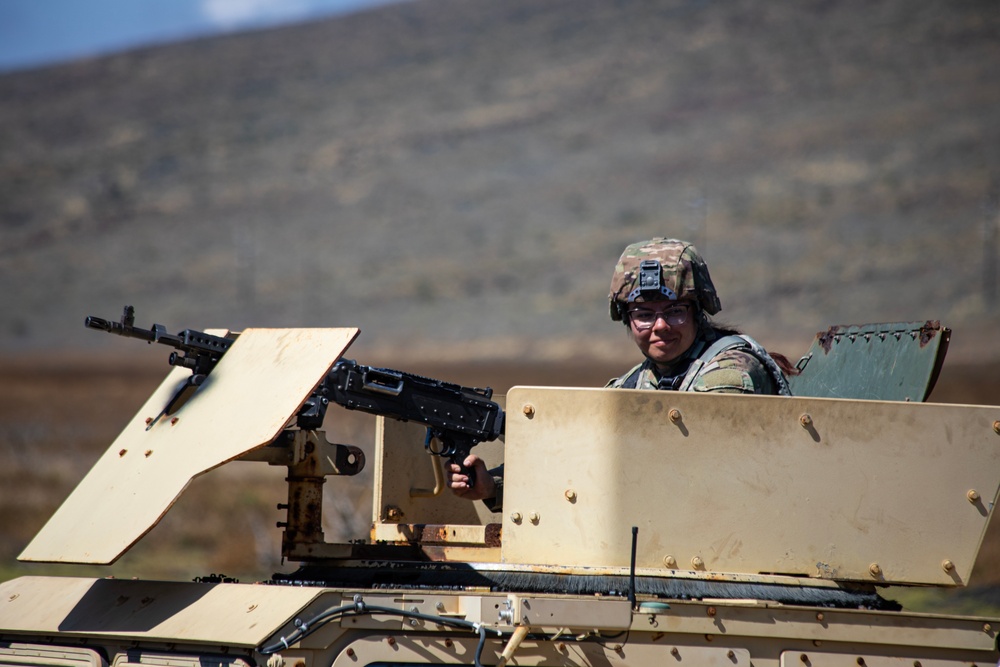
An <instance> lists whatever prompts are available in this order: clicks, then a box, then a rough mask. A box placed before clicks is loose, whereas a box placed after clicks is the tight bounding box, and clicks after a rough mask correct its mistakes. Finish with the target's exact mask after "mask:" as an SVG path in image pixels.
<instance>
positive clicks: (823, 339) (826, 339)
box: [816, 324, 841, 354]
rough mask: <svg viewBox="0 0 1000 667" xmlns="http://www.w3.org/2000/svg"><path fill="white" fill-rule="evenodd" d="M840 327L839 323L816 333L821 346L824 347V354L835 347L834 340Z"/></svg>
mask: <svg viewBox="0 0 1000 667" xmlns="http://www.w3.org/2000/svg"><path fill="white" fill-rule="evenodd" d="M840 328H841V326H840V325H839V324H834V325H833V326H832V327H830V328H829V329H827V330H826V331H821V332H819V333H818V334H816V341H817V342H818V343H819V346H820V347H821V348H823V353H824V354H829V353H830V348H831V347H833V342H834V338H835V337H836V335H837V330H838V329H840Z"/></svg>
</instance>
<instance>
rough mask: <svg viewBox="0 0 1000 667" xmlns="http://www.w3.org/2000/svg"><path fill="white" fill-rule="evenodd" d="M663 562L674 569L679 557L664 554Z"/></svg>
mask: <svg viewBox="0 0 1000 667" xmlns="http://www.w3.org/2000/svg"><path fill="white" fill-rule="evenodd" d="M663 564H664V565H666V566H667V567H669V568H671V569H673V568H675V567H677V559H676V558H674V557H673V556H670V555H667V556H664V557H663Z"/></svg>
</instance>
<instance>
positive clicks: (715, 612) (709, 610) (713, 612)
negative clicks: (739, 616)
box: [705, 607, 718, 617]
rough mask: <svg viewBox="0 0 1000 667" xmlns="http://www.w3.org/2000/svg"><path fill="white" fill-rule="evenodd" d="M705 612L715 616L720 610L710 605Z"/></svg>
mask: <svg viewBox="0 0 1000 667" xmlns="http://www.w3.org/2000/svg"><path fill="white" fill-rule="evenodd" d="M705 613H706V614H708V615H709V616H712V617H714V616H715V615H716V614H717V613H718V611H717V610H716V608H715V607H709V608H708V609H706V610H705Z"/></svg>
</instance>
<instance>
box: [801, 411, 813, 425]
mask: <svg viewBox="0 0 1000 667" xmlns="http://www.w3.org/2000/svg"><path fill="white" fill-rule="evenodd" d="M812 423H813V418H812V416H811V415H809V413H805V414H803V415H802V416H800V417H799V424H801V425H802V428H809V427H810V426H812Z"/></svg>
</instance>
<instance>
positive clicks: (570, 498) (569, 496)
mask: <svg viewBox="0 0 1000 667" xmlns="http://www.w3.org/2000/svg"><path fill="white" fill-rule="evenodd" d="M564 495H565V496H566V500H568V501H570V502H573V501H574V500H576V491H574V490H573V489H566V493H565V494H564Z"/></svg>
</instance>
